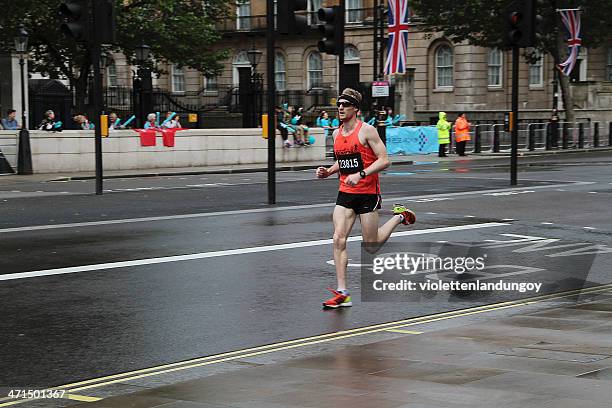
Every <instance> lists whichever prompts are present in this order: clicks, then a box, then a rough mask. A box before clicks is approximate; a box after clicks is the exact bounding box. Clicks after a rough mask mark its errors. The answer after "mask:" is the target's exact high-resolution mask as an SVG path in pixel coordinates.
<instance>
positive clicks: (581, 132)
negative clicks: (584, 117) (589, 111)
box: [578, 122, 584, 149]
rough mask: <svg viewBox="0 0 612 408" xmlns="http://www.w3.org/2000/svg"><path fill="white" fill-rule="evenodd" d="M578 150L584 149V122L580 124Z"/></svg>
mask: <svg viewBox="0 0 612 408" xmlns="http://www.w3.org/2000/svg"><path fill="white" fill-rule="evenodd" d="M578 148H579V149H584V122H580V123H579V124H578Z"/></svg>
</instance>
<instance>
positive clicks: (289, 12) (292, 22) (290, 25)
mask: <svg viewBox="0 0 612 408" xmlns="http://www.w3.org/2000/svg"><path fill="white" fill-rule="evenodd" d="M307 9H308V1H307V0H282V1H279V2H278V15H277V26H278V32H280V33H281V34H300V33H303V32H304V31H306V29H307V28H308V18H307V17H306V15H301V14H296V13H297V12H300V11H306V10H307Z"/></svg>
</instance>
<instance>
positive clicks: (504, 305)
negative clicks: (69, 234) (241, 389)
mask: <svg viewBox="0 0 612 408" xmlns="http://www.w3.org/2000/svg"><path fill="white" fill-rule="evenodd" d="M605 286H606V287H598V288H592V289H584V290H581V289H579V290H573V291H568V292H561V293H560V294H554V295H552V294H551V295H544V296H540V297H538V299H537V300H534V299H536V298H530V299H528V300H526V301H512V302H503V303H499V304H497V305H500V306H497V305H495V304H493V305H490V306H489V307H488V308H486V309H483V308H470V309H464V310H466V311H467V310H472V311H469V312H465V313H457V312H455V314H453V315H449V313H448V312H445V313H441V314H438V315H433V316H438V317H433V316H429V317H431V318H429V319H427V318H426V317H425V318H413V319H406V320H403V321H399V322H392V324H391V325H392V327H386V326H387V325H389V324H381V325H374V326H370V327H371V328H372V329H370V330H366V331H361V332H357V333H354V332H351V331H350V330H347V331H345V332H338V333H337V334H339V335H338V336H335V337H332V338H323V339H317V340H311V341H308V340H305V341H303V342H301V343H298V344H290V345H285V346H281V347H277V348H274V349H269V350H261V351H254V352H245V353H244V354H239V355H234V356H230V357H223V358H217V359H215V360H210V361H203V362H198V363H194V364H189V365H185V366H180V367H175V368H168V369H164V370H161V371H155V372H150V373H144V374H139V375H135V376H132V377H124V378H119V379H115V380H111V381H106V382H102V383H96V384H92V385H87V386H83V387H77V388H73V389H71V390H70V391H81V390H85V389H90V388H96V387H100V386H104V385H110V384H115V383H118V382H121V381H131V380H137V379H141V378H146V377H151V376H155V375H160V374H167V373H171V372H176V371H182V370H186V369H191V368H196V367H203V366H207V365H211V364H218V363H223V362H227V361H232V360H237V359H241V358H247V357H254V356H259V355H262V354H269V353H273V352H277V351H284V350H290V349H294V348H297V347H304V346H309V345H313V344H320V343H327V342H330V341H335V340H341V339H345V338H349V337H355V336H363V335H366V334H372V333H378V332H382V331H385V330H388V329H396V328H402V327H406V326H415V325H420V324H424V323H433V322H437V321H442V320H448V319H454V318H456V317H463V316H470V315H474V314H480V313H486V312H491V311H495V310H503V309H509V308H512V307H518V306H525V305H529V304H532V303H537V302H540V301H542V300H548V299H551V298H556V299H560V298H564V297H571V296H574V295H576V294H578V293H594V292H601V291H605V290H608V288H609V287H612V284H611V285H605ZM473 309H481V310H473ZM379 326H385V327H379ZM362 329H363V328H362ZM366 329H367V328H366ZM352 331H354V330H352ZM348 332H351V333H348ZM342 333H348V334H342ZM316 337H317V336H315V337H313V339H314V338H316ZM286 343H288V342H286ZM279 344H283V343H279ZM211 357H214V356H211ZM218 357H221V355H220V356H218ZM64 387H65V386H64Z"/></svg>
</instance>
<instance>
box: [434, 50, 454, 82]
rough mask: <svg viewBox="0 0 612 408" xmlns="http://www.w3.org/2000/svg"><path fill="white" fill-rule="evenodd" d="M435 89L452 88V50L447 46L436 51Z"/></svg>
mask: <svg viewBox="0 0 612 408" xmlns="http://www.w3.org/2000/svg"><path fill="white" fill-rule="evenodd" d="M435 59H436V88H451V87H452V86H453V66H454V57H453V50H452V49H451V47H449V46H448V45H442V46H440V47H438V49H437V50H436V56H435Z"/></svg>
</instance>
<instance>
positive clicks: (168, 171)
mask: <svg viewBox="0 0 612 408" xmlns="http://www.w3.org/2000/svg"><path fill="white" fill-rule="evenodd" d="M608 150H612V147H603V148H597V149H594V148H588V149H569V150H549V151H546V150H543V149H538V150H535V151H533V152H530V151H528V150H520V151H519V156H521V157H530V156H548V155H571V154H573V153H585V152H600V151H608ZM508 157H510V151H501V152H499V153H492V152H483V153H478V154H474V153H473V154H468V156H467V157H459V156H457V155H455V154H452V155H449V156H448V157H438V156H437V154H427V155H423V154H420V155H419V154H414V155H393V156H390V158H391V162H392V163H394V164H414V163H424V162H454V161H459V160H495V159H500V160H501V159H505V158H508ZM332 163H333V161H332V159H331V158H327V159H325V160H323V161H307V162H293V163H277V164H276V169H277V171H295V170H307V169H315V168H317V167H318V166H321V165H330V164H332ZM265 171H267V163H258V164H237V165H221V166H202V167H167V168H156V169H135V170H106V171H104V178H105V179H111V178H128V177H159V176H182V175H195V174H231V173H255V172H265ZM94 178H95V173H94V172H75V173H48V174H33V175H28V176H23V175H13V174H10V175H0V183H1V182H2V180H19V181H33V182H37V181H66V180H90V179H94Z"/></svg>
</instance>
